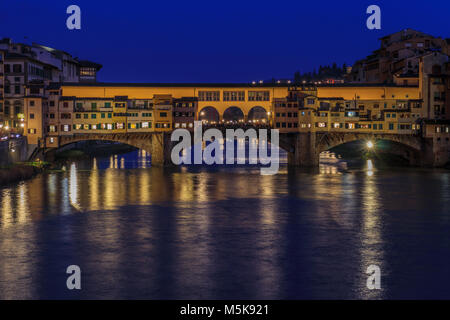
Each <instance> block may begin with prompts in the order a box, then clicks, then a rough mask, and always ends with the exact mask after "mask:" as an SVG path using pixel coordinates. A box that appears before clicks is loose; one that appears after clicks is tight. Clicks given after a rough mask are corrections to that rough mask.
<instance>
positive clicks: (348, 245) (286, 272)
mask: <svg viewBox="0 0 450 320" xmlns="http://www.w3.org/2000/svg"><path fill="white" fill-rule="evenodd" d="M66 168H67V169H66V171H65V172H53V173H48V174H43V175H40V176H37V177H36V178H34V179H32V180H29V181H26V182H22V183H19V184H17V185H13V186H9V187H5V188H3V189H0V204H1V209H0V298H160V299H162V298H177V299H183V298H186V299H188V298H190V299H193V298H210V299H212V298H218V299H222V298H247V299H253V298H263V299H266V298H267V299H269V298H274V299H277V298H290V299H295V298H312V299H315V298H344V299H346V298H347V299H348V298H367V299H378V298H443V297H446V298H450V292H449V290H448V289H447V288H448V286H449V284H450V273H449V271H448V270H449V268H448V263H450V260H449V255H448V249H449V247H450V233H449V232H448V231H449V226H450V219H449V217H448V209H447V208H448V204H449V194H450V193H449V191H450V186H449V173H448V172H447V171H437V170H435V171H430V170H401V171H400V170H390V171H386V170H384V171H383V170H375V168H374V164H373V163H372V162H371V161H370V162H367V164H366V166H365V167H363V168H361V169H360V170H359V169H358V170H342V168H340V167H339V166H335V165H333V164H330V163H325V164H322V165H321V167H320V168H319V170H317V171H313V172H310V171H304V170H294V169H291V168H287V167H282V168H281V170H280V173H279V174H278V175H275V176H261V175H260V174H259V169H258V168H246V167H233V168H224V167H211V168H205V167H202V168H196V167H189V168H188V167H177V168H150V156H149V155H148V154H145V153H144V152H142V151H139V152H136V153H130V154H124V155H115V156H112V157H106V158H96V159H92V160H88V161H78V162H72V163H69V164H68V165H67V167H66ZM370 172H371V173H370ZM70 264H78V265H80V267H81V268H82V271H83V290H81V291H80V292H73V291H68V290H66V289H65V280H66V278H65V277H66V274H65V268H66V267H67V266H68V265H70ZM371 264H375V265H378V266H379V267H380V268H381V271H382V290H380V291H370V290H368V289H367V288H366V279H367V275H366V274H365V272H366V269H367V267H368V266H369V265H371Z"/></svg>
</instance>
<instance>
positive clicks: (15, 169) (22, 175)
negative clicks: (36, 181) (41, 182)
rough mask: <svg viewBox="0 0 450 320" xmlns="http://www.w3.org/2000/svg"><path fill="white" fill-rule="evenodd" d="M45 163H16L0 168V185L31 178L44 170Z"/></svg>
mask: <svg viewBox="0 0 450 320" xmlns="http://www.w3.org/2000/svg"><path fill="white" fill-rule="evenodd" d="M46 167H47V165H46V164H45V163H42V162H27V163H18V164H14V165H11V166H8V167H2V168H0V186H2V185H7V184H10V183H14V182H19V181H22V180H27V179H31V178H32V177H34V176H35V175H36V174H38V173H41V172H43V171H44V170H45V168H46Z"/></svg>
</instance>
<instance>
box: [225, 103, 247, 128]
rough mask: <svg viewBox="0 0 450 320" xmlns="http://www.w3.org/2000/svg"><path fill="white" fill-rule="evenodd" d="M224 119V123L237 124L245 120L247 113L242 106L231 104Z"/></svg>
mask: <svg viewBox="0 0 450 320" xmlns="http://www.w3.org/2000/svg"><path fill="white" fill-rule="evenodd" d="M222 119H223V122H224V123H233V124H237V123H240V122H244V121H245V115H244V112H243V111H242V109H241V108H239V107H235V106H231V107H228V108H227V109H225V111H224V112H223V116H222Z"/></svg>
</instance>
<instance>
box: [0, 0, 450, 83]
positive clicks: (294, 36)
mask: <svg viewBox="0 0 450 320" xmlns="http://www.w3.org/2000/svg"><path fill="white" fill-rule="evenodd" d="M71 4H77V5H79V6H80V7H81V12H82V26H81V27H82V29H81V30H79V31H69V30H68V29H67V28H66V19H67V17H68V15H67V14H66V8H67V7H68V6H69V5H71ZM371 4H377V5H379V6H380V7H381V10H382V29H381V30H380V31H370V30H368V29H367V28H366V19H367V17H368V15H366V13H365V12H366V8H367V7H368V6H369V5H371ZM449 12H450V1H448V0H439V1H438V0H428V1H424V0H421V1H417V0H410V1H406V0H395V1H394V0H389V1H365V0H364V1H354V0H351V1H343V0H341V1H336V0H335V1H319V0H315V1H314V0H312V1H311V0H309V1H302V0H296V1H285V0H277V1H253V0H239V1H236V0H227V1H218V0H208V1H196V0H192V1H175V0H164V1H162V0H160V1H151V0H145V1H142V0H141V1H136V0H128V1H116V0H114V1H99V0H89V1H87V0H71V1H66V0H13V1H1V2H0V37H11V38H13V39H14V41H17V42H23V41H25V42H30V43H31V41H34V42H39V43H42V44H45V45H48V46H50V47H54V48H57V49H61V50H65V51H68V52H70V53H72V54H73V55H74V56H78V57H80V58H82V59H89V60H92V61H96V62H99V63H101V64H103V66H104V67H103V69H102V70H101V72H100V73H99V80H100V81H114V82H248V81H252V80H260V79H270V78H272V77H275V78H291V77H292V75H293V73H294V71H296V70H301V71H311V70H313V68H315V67H318V66H319V65H320V64H328V63H332V62H333V61H335V62H337V63H338V64H342V63H344V62H345V63H347V64H352V63H353V62H354V61H355V60H356V59H359V58H362V57H365V56H366V55H368V54H369V53H370V51H372V50H375V49H376V48H378V47H379V42H378V38H379V37H381V36H383V35H386V34H389V33H392V32H396V31H399V30H401V29H404V28H407V27H410V28H414V29H417V30H420V31H423V32H427V33H430V34H433V35H435V36H442V37H450V19H449ZM24 37H27V38H28V39H27V40H24Z"/></svg>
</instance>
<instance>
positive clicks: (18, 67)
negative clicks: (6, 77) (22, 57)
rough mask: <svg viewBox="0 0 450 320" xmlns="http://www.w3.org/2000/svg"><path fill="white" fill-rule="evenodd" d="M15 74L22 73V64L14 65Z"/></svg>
mask: <svg viewBox="0 0 450 320" xmlns="http://www.w3.org/2000/svg"><path fill="white" fill-rule="evenodd" d="M13 72H14V73H21V72H22V65H21V64H14V65H13Z"/></svg>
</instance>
